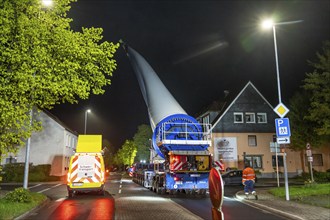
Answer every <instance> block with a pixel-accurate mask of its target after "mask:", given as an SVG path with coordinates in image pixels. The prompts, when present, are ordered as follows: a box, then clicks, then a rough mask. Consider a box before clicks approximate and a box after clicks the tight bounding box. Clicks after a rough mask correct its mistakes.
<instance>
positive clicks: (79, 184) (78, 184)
mask: <svg viewBox="0 0 330 220" xmlns="http://www.w3.org/2000/svg"><path fill="white" fill-rule="evenodd" d="M82 185H84V183H72V186H82Z"/></svg>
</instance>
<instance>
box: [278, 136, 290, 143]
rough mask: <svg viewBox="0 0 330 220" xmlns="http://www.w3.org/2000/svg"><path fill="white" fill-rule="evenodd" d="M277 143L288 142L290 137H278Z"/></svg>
mask: <svg viewBox="0 0 330 220" xmlns="http://www.w3.org/2000/svg"><path fill="white" fill-rule="evenodd" d="M277 143H278V144H290V143H291V142H290V137H280V138H277Z"/></svg>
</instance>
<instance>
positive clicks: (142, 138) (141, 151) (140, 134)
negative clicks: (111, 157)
mask: <svg viewBox="0 0 330 220" xmlns="http://www.w3.org/2000/svg"><path fill="white" fill-rule="evenodd" d="M151 137H152V131H151V128H150V126H148V125H145V124H143V125H140V126H139V127H138V131H137V132H136V134H135V135H134V137H133V141H134V144H135V145H136V146H137V153H136V157H135V162H139V161H141V160H146V161H148V160H149V157H150V141H151V140H150V138H151Z"/></svg>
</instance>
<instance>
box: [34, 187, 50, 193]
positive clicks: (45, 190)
mask: <svg viewBox="0 0 330 220" xmlns="http://www.w3.org/2000/svg"><path fill="white" fill-rule="evenodd" d="M47 190H50V188H46V189H43V190H41V191H39V192H37V193H42V192H45V191H47Z"/></svg>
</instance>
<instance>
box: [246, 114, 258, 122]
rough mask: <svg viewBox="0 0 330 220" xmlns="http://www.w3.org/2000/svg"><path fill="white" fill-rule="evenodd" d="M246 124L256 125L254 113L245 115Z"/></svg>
mask: <svg viewBox="0 0 330 220" xmlns="http://www.w3.org/2000/svg"><path fill="white" fill-rule="evenodd" d="M245 122H246V123H256V118H255V114H254V113H252V112H246V113H245Z"/></svg>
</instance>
